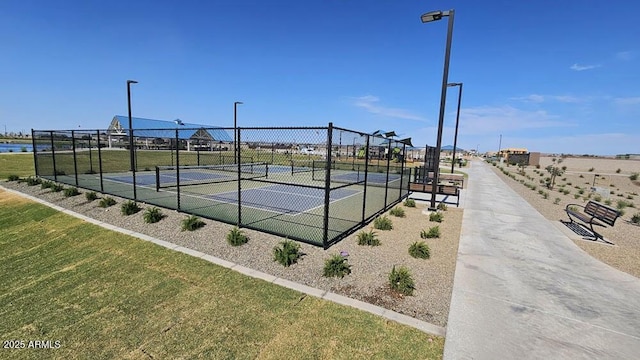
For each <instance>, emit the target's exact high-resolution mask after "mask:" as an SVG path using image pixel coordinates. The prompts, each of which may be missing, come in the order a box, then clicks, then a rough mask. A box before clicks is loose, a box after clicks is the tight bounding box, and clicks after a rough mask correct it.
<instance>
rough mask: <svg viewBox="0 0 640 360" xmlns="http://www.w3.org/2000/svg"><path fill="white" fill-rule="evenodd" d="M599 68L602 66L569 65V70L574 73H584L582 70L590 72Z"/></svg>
mask: <svg viewBox="0 0 640 360" xmlns="http://www.w3.org/2000/svg"><path fill="white" fill-rule="evenodd" d="M600 66H602V65H579V64H573V65H571V67H569V69H571V70H575V71H584V70H591V69H595V68H599V67H600Z"/></svg>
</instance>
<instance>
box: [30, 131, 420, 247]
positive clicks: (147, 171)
mask: <svg viewBox="0 0 640 360" xmlns="http://www.w3.org/2000/svg"><path fill="white" fill-rule="evenodd" d="M234 131H237V132H235V135H236V136H231V135H232V134H234ZM132 134H133V144H134V148H133V149H130V148H129V144H130V141H129V140H130V139H129V136H128V135H129V131H128V130H124V131H123V130H121V129H120V130H118V131H114V130H113V129H110V130H33V131H32V136H33V137H32V139H33V145H34V160H35V168H36V174H37V176H39V177H41V178H45V179H50V180H54V181H57V182H60V183H64V184H68V185H73V186H77V187H81V188H85V189H89V190H94V191H97V192H101V193H104V194H111V195H115V196H119V197H123V198H127V199H132V200H135V201H140V202H145V203H148V204H153V205H157V206H161V207H165V208H169V209H175V210H179V211H182V212H185V213H189V214H194V215H197V216H202V217H205V218H209V219H213V220H218V221H222V222H225V223H229V224H234V225H238V226H240V227H245V228H251V229H255V230H259V231H263V232H267V233H272V234H276V235H279V236H284V237H288V238H290V239H295V240H299V241H304V242H307V243H311V244H314V245H318V246H323V247H324V248H328V247H329V246H331V245H332V244H335V243H336V242H338V241H340V240H341V239H343V238H344V237H346V236H347V235H349V234H351V233H353V232H354V231H356V230H358V229H360V228H361V227H363V226H364V225H366V224H367V223H368V222H370V221H371V220H373V219H374V218H375V217H376V216H378V215H379V214H380V213H382V212H384V211H386V210H388V209H389V208H391V207H392V206H394V205H396V204H397V203H399V202H400V201H402V200H403V199H404V198H405V197H406V196H408V194H409V181H410V178H411V171H410V169H407V168H406V167H405V161H404V156H405V150H406V145H405V144H404V143H402V142H400V141H398V140H394V139H392V138H385V137H383V136H379V135H371V134H366V133H362V132H358V131H353V130H348V129H343V128H338V127H334V126H333V125H332V124H329V126H327V127H289V128H264V127H260V128H248V127H243V128H238V129H233V128H197V129H195V128H194V129H183V128H180V129H134V130H133V131H132ZM233 139H236V141H234V140H233Z"/></svg>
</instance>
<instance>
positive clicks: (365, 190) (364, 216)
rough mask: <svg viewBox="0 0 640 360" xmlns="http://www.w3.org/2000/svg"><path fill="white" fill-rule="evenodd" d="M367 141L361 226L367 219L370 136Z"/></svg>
mask: <svg viewBox="0 0 640 360" xmlns="http://www.w3.org/2000/svg"><path fill="white" fill-rule="evenodd" d="M366 136H367V140H366V141H365V148H364V191H363V192H362V225H364V222H365V220H366V218H367V216H366V208H367V175H368V173H369V138H370V135H366Z"/></svg>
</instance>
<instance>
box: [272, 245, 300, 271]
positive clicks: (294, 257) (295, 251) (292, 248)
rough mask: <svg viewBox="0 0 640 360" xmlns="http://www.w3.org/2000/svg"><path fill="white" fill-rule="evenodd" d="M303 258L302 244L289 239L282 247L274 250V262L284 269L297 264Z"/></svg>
mask: <svg viewBox="0 0 640 360" xmlns="http://www.w3.org/2000/svg"><path fill="white" fill-rule="evenodd" d="M301 256H302V253H301V252H300V244H298V243H295V242H293V241H291V240H288V239H285V240H284V241H282V242H280V246H276V247H274V248H273V260H274V261H277V262H278V263H280V265H282V266H284V267H289V266H291V265H293V264H295V263H296V262H298V259H299V258H300V257H301Z"/></svg>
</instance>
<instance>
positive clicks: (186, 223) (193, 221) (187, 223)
mask: <svg viewBox="0 0 640 360" xmlns="http://www.w3.org/2000/svg"><path fill="white" fill-rule="evenodd" d="M204 225H205V224H204V221H202V220H200V218H199V217H197V216H195V215H191V216H189V217H187V218H186V219H184V220H182V231H185V230H186V231H194V230H197V229H200V228H201V227H204Z"/></svg>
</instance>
